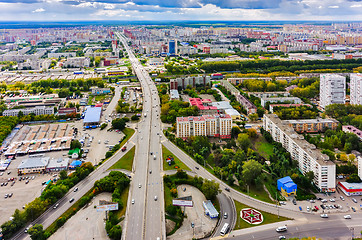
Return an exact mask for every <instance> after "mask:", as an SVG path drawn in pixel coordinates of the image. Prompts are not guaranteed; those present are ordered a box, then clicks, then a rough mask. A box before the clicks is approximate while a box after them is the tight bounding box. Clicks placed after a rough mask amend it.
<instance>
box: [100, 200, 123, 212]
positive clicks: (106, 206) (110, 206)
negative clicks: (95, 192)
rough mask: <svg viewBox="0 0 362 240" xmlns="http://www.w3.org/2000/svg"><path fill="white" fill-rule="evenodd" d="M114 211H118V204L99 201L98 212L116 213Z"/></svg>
mask: <svg viewBox="0 0 362 240" xmlns="http://www.w3.org/2000/svg"><path fill="white" fill-rule="evenodd" d="M114 210H118V203H114V202H108V201H104V200H100V201H99V205H98V206H97V212H104V211H114Z"/></svg>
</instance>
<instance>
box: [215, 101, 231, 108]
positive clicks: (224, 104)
mask: <svg viewBox="0 0 362 240" xmlns="http://www.w3.org/2000/svg"><path fill="white" fill-rule="evenodd" d="M211 105H212V106H213V107H216V108H217V109H233V107H232V106H231V105H230V103H229V102H227V101H221V102H213V103H211Z"/></svg>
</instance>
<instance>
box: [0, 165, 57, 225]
mask: <svg viewBox="0 0 362 240" xmlns="http://www.w3.org/2000/svg"><path fill="white" fill-rule="evenodd" d="M14 166H15V164H13V165H10V168H9V170H8V171H6V172H3V175H2V176H0V185H1V183H6V182H7V185H6V186H5V185H3V186H0V192H1V195H0V223H3V222H5V221H7V220H9V218H10V217H11V216H12V214H13V213H14V211H15V209H22V207H23V206H24V205H26V204H27V203H29V202H30V201H32V200H34V199H35V198H36V197H39V196H40V194H41V189H42V188H43V187H44V186H43V185H42V182H44V181H48V180H49V179H50V178H51V175H50V174H31V175H27V176H26V177H30V178H31V179H28V181H29V182H28V183H26V181H27V180H21V181H19V176H18V174H17V171H16V169H14V168H13V167H14ZM16 166H17V165H16ZM9 171H10V172H11V173H10V174H8V172H9ZM33 177H34V179H33ZM9 178H10V179H12V178H14V180H13V181H11V180H10V181H9V180H8V179H9ZM13 182H14V184H12V183H13ZM11 193H12V194H13V195H12V196H11V197H7V198H5V195H6V194H11Z"/></svg>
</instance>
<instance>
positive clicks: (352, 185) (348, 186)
mask: <svg viewBox="0 0 362 240" xmlns="http://www.w3.org/2000/svg"><path fill="white" fill-rule="evenodd" d="M339 184H341V185H343V187H345V188H346V189H347V190H359V191H362V183H348V182H339Z"/></svg>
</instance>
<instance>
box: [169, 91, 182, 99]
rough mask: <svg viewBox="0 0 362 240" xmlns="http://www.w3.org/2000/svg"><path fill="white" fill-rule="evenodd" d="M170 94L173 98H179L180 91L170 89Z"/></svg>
mask: <svg viewBox="0 0 362 240" xmlns="http://www.w3.org/2000/svg"><path fill="white" fill-rule="evenodd" d="M170 95H171V98H172V99H179V98H180V95H179V93H178V91H177V90H176V89H171V90H170Z"/></svg>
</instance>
